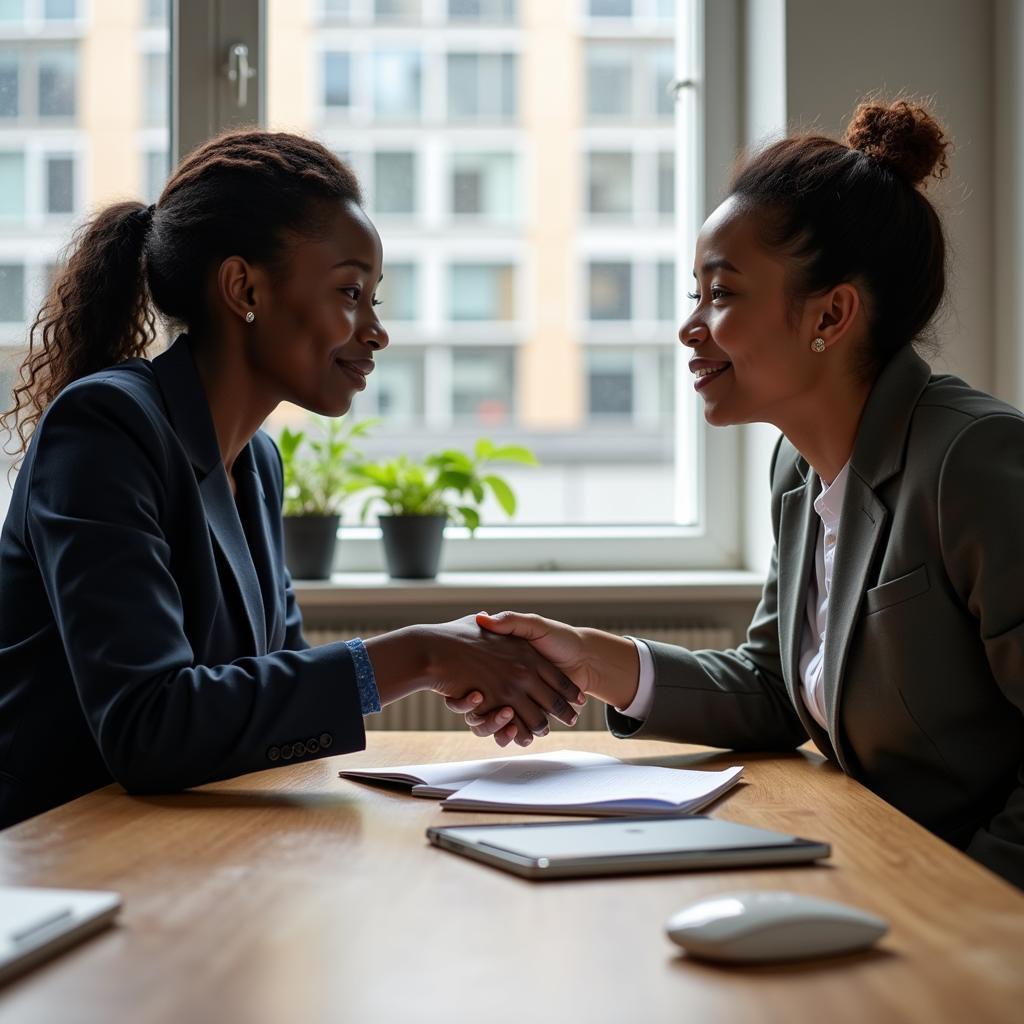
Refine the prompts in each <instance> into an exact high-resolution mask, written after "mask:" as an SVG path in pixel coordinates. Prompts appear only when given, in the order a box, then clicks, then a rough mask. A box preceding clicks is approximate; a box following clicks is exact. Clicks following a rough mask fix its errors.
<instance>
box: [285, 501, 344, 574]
mask: <svg viewBox="0 0 1024 1024" xmlns="http://www.w3.org/2000/svg"><path fill="white" fill-rule="evenodd" d="M340 521H341V516H285V517H284V560H285V564H286V565H287V566H288V571H289V572H290V573H291V574H292V576H293V577H294V578H295V579H299V580H326V579H329V578H330V575H331V566H333V564H334V545H335V543H336V542H337V539H338V523H339V522H340Z"/></svg>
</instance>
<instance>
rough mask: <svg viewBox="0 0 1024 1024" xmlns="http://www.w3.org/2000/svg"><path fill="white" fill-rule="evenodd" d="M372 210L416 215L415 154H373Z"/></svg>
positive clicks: (398, 152) (397, 152)
mask: <svg viewBox="0 0 1024 1024" xmlns="http://www.w3.org/2000/svg"><path fill="white" fill-rule="evenodd" d="M372 198H373V209H374V211H375V212H377V213H387V214H412V213H415V212H416V154H415V153H407V152H401V151H396V152H379V153H374V155H373V197H372Z"/></svg>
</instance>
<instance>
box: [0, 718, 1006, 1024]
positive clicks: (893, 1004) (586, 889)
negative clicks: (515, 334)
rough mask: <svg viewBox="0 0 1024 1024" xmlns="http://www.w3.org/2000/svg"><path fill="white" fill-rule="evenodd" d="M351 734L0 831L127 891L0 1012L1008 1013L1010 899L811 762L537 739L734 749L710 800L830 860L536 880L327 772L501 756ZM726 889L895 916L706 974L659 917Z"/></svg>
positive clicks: (588, 736)
mask: <svg viewBox="0 0 1024 1024" xmlns="http://www.w3.org/2000/svg"><path fill="white" fill-rule="evenodd" d="M368 742H369V747H368V749H367V750H366V751H365V752H363V753H360V754H352V755H348V756H346V757H335V758H327V759H324V760H320V761H315V762H312V763H307V764H300V765H293V766H289V767H285V768H280V769H277V770H275V771H268V772H264V773H260V774H257V775H249V776H246V777H243V778H241V779H235V780H232V781H230V782H225V783H220V784H217V785H212V786H208V787H205V788H204V789H201V790H194V791H191V792H188V793H183V794H180V795H175V796H162V797H144V798H143V797H128V796H126V795H124V793H123V792H121V791H120V790H119V789H118V788H117V787H108V788H106V789H103V790H99V791H98V792H96V793H93V794H91V795H89V796H86V797H83V798H82V799H80V800H77V801H75V802H73V803H71V804H68V805H66V806H64V807H62V808H59V809H57V810H55V811H51V812H50V813H48V814H44V815H42V816H40V817H38V818H35V819H33V820H30V821H27V822H23V823H22V824H21V825H18V826H16V827H14V828H11V829H8V830H7V831H5V832H2V833H0V882H2V883H24V884H36V885H48V886H51V885H52V886H69V887H78V888H99V889H103V888H108V889H114V890H117V891H119V892H121V893H122V894H123V896H124V900H125V906H124V910H123V912H122V915H121V918H120V924H119V925H118V926H117V927H115V928H114V929H112V930H110V931H108V932H105V933H103V934H101V935H99V936H97V937H96V938H94V939H92V940H90V941H88V942H87V943H86V944H84V945H82V946H79V947H77V948H76V949H74V950H71V951H70V952H68V953H67V954H65V955H64V956H62V957H61V958H59V959H58V960H55V961H51V962H50V963H49V964H47V965H45V966H43V967H40V968H38V969H37V970H35V971H33V972H32V973H30V974H28V975H25V976H24V977H22V978H21V979H19V980H17V981H14V982H13V983H11V984H10V985H8V986H7V987H5V988H3V989H0V1021H2V1022H8V1021H11V1022H13V1021H17V1022H18V1024H34V1022H38V1024H64V1022H67V1024H73V1022H89V1021H97V1022H103V1024H120V1022H122V1021H123V1022H131V1024H149V1022H170V1021H174V1022H190V1024H196V1022H204V1021H213V1020H218V1021H222V1022H224V1024H236V1022H238V1024H248V1022H255V1024H262V1022H268V1024H269V1022H273V1024H284V1022H289V1021H303V1022H314V1021H370V1022H378V1021H382V1022H391V1021H396V1022H399V1021H401V1022H404V1021H444V1022H446V1024H461V1022H463V1021H475V1020H480V1021H487V1022H490V1021H525V1022H534V1021H561V1022H566V1024H573V1022H577V1021H587V1022H590V1021H609V1022H612V1021H614V1022H629V1024H655V1022H658V1021H687V1022H694V1024H703V1022H728V1024H732V1022H741V1021H757V1022H775V1021H778V1022H780V1024H793V1022H796V1021H814V1022H816V1024H818V1022H821V1021H825V1022H827V1024H839V1022H845V1021H851V1022H854V1021H855V1022H858V1024H862V1022H872V1024H877V1022H884V1021H927V1022H936V1021H955V1022H957V1024H962V1022H968V1024H982V1022H985V1021H1014V1020H1016V1021H1020V1020H1022V1019H1024V895H1022V894H1021V893H1020V892H1018V891H1017V890H1016V889H1014V888H1012V887H1011V886H1009V885H1008V884H1006V883H1004V882H1002V881H1001V880H1000V879H998V878H996V877H995V876H994V875H992V874H990V873H988V872H987V871H985V870H984V869H982V868H981V867H978V866H977V865H976V864H974V863H973V862H972V861H970V860H968V859H967V858H966V857H964V856H963V855H962V854H960V853H958V852H956V851H955V850H953V849H951V848H950V847H948V846H946V845H945V844H943V843H942V842H940V841H939V840H937V839H935V838H934V837H932V836H931V835H929V834H928V833H926V832H925V831H923V830H922V829H921V828H919V827H918V826H917V825H915V824H913V823H912V822H911V821H909V820H908V819H907V818H905V817H903V816H902V815H900V814H898V813H897V812H896V811H894V810H893V809H892V808H890V807H888V806H887V805H885V804H884V803H882V802H881V801H880V800H878V799H877V798H876V797H875V796H873V795H872V794H871V793H869V792H868V791H867V790H865V789H863V788H862V787H861V786H859V785H857V784H856V783H854V782H851V781H850V780H849V779H847V778H845V777H844V776H843V775H841V774H840V773H839V772H838V771H837V770H835V769H834V768H832V767H831V766H829V765H828V764H826V763H825V762H824V761H823V760H822V758H821V757H820V756H818V755H817V754H815V753H811V752H807V751H801V752H798V753H796V754H792V755H783V756H779V755H764V756H756V755H750V754H746V755H742V756H739V755H736V754H723V753H721V752H710V751H705V750H700V749H699V748H694V747H681V746H674V745H670V744H664V743H651V742H635V743H623V742H620V741H616V740H614V739H612V738H611V737H609V736H607V735H605V734H601V733H572V734H568V735H567V734H559V735H558V736H552V737H548V738H546V739H544V740H541V741H538V742H537V743H535V744H534V745H533V747H532V748H531V753H532V752H538V751H543V750H546V749H547V750H552V749H557V748H559V747H567V746H572V747H578V748H581V749H588V750H596V751H604V752H611V753H614V754H616V755H617V756H620V757H623V758H625V759H629V760H640V761H643V762H644V763H658V764H664V765H679V766H683V765H686V766H701V767H708V768H721V767H725V766H727V765H729V764H733V763H742V764H744V765H746V772H745V778H746V784H745V785H742V786H740V787H738V788H737V789H736V790H734V791H733V792H731V793H730V794H728V795H726V796H725V797H724V798H722V799H721V800H720V801H719V803H718V804H717V805H716V807H715V808H714V809H713V810H712V812H711V813H713V814H715V815H716V816H720V817H723V818H728V819H731V820H735V821H740V822H746V823H749V824H753V825H762V826H766V827H769V828H776V829H781V830H786V831H791V832H795V833H798V834H803V835H807V836H809V837H812V838H820V839H824V840H827V841H828V842H830V843H832V845H833V856H832V858H831V862H830V864H829V865H828V866H814V867H794V868H773V869H757V870H733V871H715V872H700V873H692V874H675V875H660V876H647V877H643V876H638V877H633V878H617V879H592V880H586V881H564V882H546V883H531V882H527V881H524V880H521V879H518V878H516V877H514V876H512V875H507V874H504V873H503V872H499V871H496V870H494V869H492V868H489V867H486V866H485V865H482V864H478V863H475V862H473V861H470V860H467V859H465V858H462V857H457V856H454V855H452V854H449V853H445V852H443V851H440V850H436V849H433V848H431V847H429V846H428V845H427V843H426V840H425V838H424V829H425V828H426V827H427V826H428V825H430V824H434V823H437V822H444V823H446V824H458V823H462V822H467V821H475V820H485V816H483V815H461V814H460V815H456V814H450V813H445V812H443V811H441V810H440V809H439V808H438V806H437V804H436V803H435V802H433V801H425V800H419V799H416V798H413V797H409V796H405V795H403V794H400V793H396V792H388V791H381V790H377V789H371V788H367V787H362V786H358V785H355V784H353V783H349V782H345V781H342V780H340V779H338V777H337V772H338V770H339V769H340V768H341V767H342V766H350V767H358V766H365V767H369V766H383V765H387V764H401V763H411V762H422V761H428V760H455V759H460V758H469V757H479V756H487V754H486V753H484V752H485V751H487V752H488V753H490V752H493V753H497V750H496V749H495V748H493V747H491V748H486V747H484V746H483V745H482V743H481V741H479V740H477V739H475V738H474V737H472V736H469V735H468V734H467V735H462V734H444V733H375V734H374V733H371V734H370V735H369V737H368ZM494 818H495V816H491V817H490V818H489V819H487V820H494ZM505 820H511V818H510V817H509V818H506V819H505ZM739 888H764V889H771V888H784V889H791V890H798V891H800V892H804V893H811V894H815V895H820V896H827V897H834V898H837V899H840V900H843V901H846V902H849V903H853V904H856V905H858V906H862V907H864V908H866V909H868V910H871V911H874V912H876V913H878V914H881V915H883V916H884V917H886V918H888V919H889V920H890V921H891V923H892V931H891V932H890V934H889V935H888V936H887V937H886V938H885V939H883V940H882V943H881V944H880V946H879V947H877V948H876V949H875V950H872V951H869V952H867V953H861V954H856V955H851V956H846V957H842V958H838V959H833V960H825V961H817V962H812V963H804V964H800V965H792V966H785V967H756V968H752V967H716V966H713V965H710V964H702V963H699V962H697V961H692V960H688V959H687V958H686V957H685V956H683V955H681V954H680V953H679V951H678V950H677V949H676V948H675V947H674V946H673V945H671V944H670V943H669V941H668V939H667V938H666V937H665V935H664V933H663V925H664V922H665V920H666V918H667V917H668V916H669V915H670V914H671V912H672V911H674V910H675V909H676V908H677V907H678V906H679V905H680V904H683V903H686V902H687V901H689V900H693V899H695V898H697V897H700V896H703V895H706V894H708V893H714V892H718V891H723V890H727V889H739Z"/></svg>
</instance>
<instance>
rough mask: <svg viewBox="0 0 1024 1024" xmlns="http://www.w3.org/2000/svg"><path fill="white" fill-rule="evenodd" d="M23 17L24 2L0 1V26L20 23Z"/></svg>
mask: <svg viewBox="0 0 1024 1024" xmlns="http://www.w3.org/2000/svg"><path fill="white" fill-rule="evenodd" d="M24 17H25V0H0V24H2V23H3V22H5V21H7V22H10V21H21V20H22V19H23V18H24Z"/></svg>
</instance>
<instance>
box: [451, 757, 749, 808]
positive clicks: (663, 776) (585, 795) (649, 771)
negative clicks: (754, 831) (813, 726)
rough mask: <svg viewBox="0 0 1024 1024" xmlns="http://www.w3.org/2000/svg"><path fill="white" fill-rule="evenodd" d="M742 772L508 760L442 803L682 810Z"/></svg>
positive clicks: (706, 799) (701, 801) (705, 798)
mask: <svg viewBox="0 0 1024 1024" xmlns="http://www.w3.org/2000/svg"><path fill="white" fill-rule="evenodd" d="M742 771H743V769H742V768H739V767H734V768H728V769H726V770H725V771H719V772H707V771H690V770H687V769H680V768H658V767H653V766H646V765H633V764H621V763H619V764H614V765H597V766H593V767H571V766H567V767H565V768H563V769H561V770H545V769H544V768H543V767H542V766H536V765H530V764H516V763H512V764H509V765H506V766H505V767H503V768H500V769H497V770H496V771H494V772H492V773H491V774H490V775H487V776H486V777H484V778H481V779H477V780H476V781H475V782H472V783H470V784H469V785H467V786H464V787H463V788H462V789H460V790H459V791H458V793H457V794H456V795H455V796H454V797H453V798H450V799H449V800H446V801H445V806H446V807H449V806H450V807H452V809H456V810H457V809H458V807H459V806H461V805H463V804H466V803H470V802H472V803H474V804H481V803H487V804H493V805H495V806H500V805H514V806H517V807H523V806H529V807H530V808H537V809H545V808H551V809H555V808H560V807H581V806H591V807H600V806H601V805H603V804H615V805H619V806H622V807H623V808H629V807H630V806H633V807H636V808H644V809H650V807H651V805H652V804H654V803H657V804H659V805H661V806H662V807H663V809H664V810H665V811H673V810H683V809H688V808H693V807H698V806H703V804H705V803H707V802H709V800H710V799H712V798H713V797H714V795H716V794H717V793H719V792H721V791H722V790H724V789H726V788H728V786H729V785H730V784H731V783H732V782H733V781H734V780H735V779H736V777H737V776H738V775H739V774H740V773H741V772H742Z"/></svg>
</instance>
